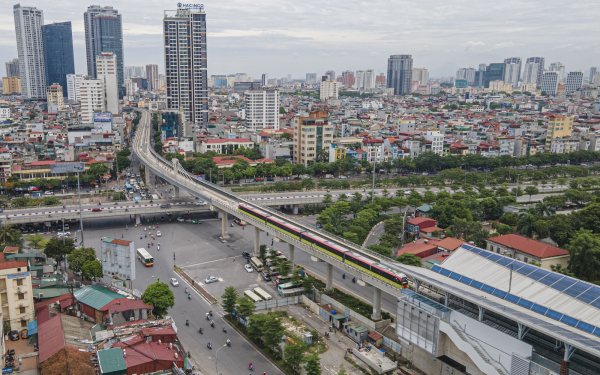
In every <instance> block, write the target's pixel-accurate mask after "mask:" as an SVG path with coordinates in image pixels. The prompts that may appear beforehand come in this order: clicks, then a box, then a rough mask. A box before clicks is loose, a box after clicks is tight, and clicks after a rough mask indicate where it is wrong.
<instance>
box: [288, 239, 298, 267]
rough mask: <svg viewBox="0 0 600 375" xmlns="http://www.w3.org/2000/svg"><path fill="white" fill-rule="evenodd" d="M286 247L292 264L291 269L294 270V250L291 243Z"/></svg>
mask: <svg viewBox="0 0 600 375" xmlns="http://www.w3.org/2000/svg"><path fill="white" fill-rule="evenodd" d="M288 247H289V249H290V262H291V263H292V269H294V252H295V250H296V248H295V247H294V245H292V244H291V243H289V244H288Z"/></svg>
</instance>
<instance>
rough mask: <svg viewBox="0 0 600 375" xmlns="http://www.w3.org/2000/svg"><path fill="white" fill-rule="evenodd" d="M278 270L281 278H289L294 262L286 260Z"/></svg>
mask: <svg viewBox="0 0 600 375" xmlns="http://www.w3.org/2000/svg"><path fill="white" fill-rule="evenodd" d="M277 269H278V270H279V274H280V275H281V276H287V275H289V274H290V272H292V262H290V261H289V260H284V261H283V262H281V263H280V264H279V266H278V267H277Z"/></svg>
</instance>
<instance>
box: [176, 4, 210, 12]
mask: <svg viewBox="0 0 600 375" xmlns="http://www.w3.org/2000/svg"><path fill="white" fill-rule="evenodd" d="M177 9H189V10H192V11H195V12H200V13H204V4H184V3H177Z"/></svg>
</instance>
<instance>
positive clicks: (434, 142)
mask: <svg viewBox="0 0 600 375" xmlns="http://www.w3.org/2000/svg"><path fill="white" fill-rule="evenodd" d="M426 139H427V140H428V141H430V142H431V152H433V153H434V154H438V155H442V154H443V153H444V135H443V134H442V133H441V132H439V131H437V130H428V131H427V135H426Z"/></svg>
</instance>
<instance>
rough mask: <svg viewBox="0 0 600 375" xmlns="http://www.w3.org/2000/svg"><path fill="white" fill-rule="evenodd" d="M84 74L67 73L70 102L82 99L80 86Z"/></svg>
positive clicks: (68, 98)
mask: <svg viewBox="0 0 600 375" xmlns="http://www.w3.org/2000/svg"><path fill="white" fill-rule="evenodd" d="M82 80H83V74H67V100H68V101H69V103H74V102H78V101H80V100H81V95H80V87H81V81H82Z"/></svg>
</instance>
